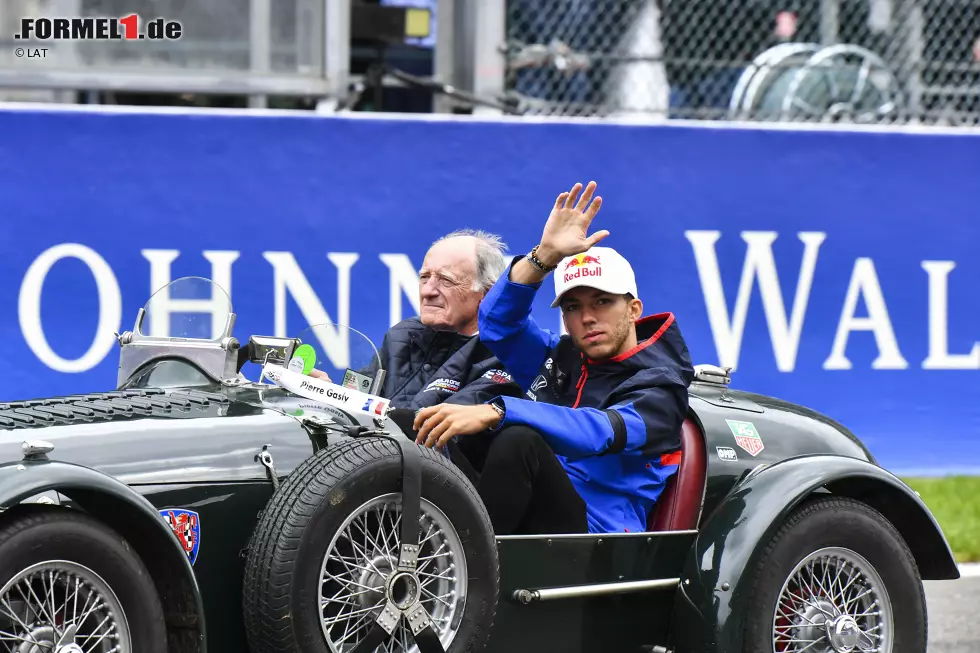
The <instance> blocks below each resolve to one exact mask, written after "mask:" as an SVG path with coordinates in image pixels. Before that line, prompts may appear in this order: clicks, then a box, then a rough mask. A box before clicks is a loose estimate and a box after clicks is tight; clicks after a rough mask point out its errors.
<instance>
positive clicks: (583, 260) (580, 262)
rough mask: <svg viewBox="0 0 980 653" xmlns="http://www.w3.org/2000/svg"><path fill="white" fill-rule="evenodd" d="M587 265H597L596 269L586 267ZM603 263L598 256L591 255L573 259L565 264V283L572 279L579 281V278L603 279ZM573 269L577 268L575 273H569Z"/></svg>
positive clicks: (580, 255) (581, 255)
mask: <svg viewBox="0 0 980 653" xmlns="http://www.w3.org/2000/svg"><path fill="white" fill-rule="evenodd" d="M587 265H595V266H596V267H594V268H589V267H585V266H587ZM601 265H602V261H600V260H599V257H598V256H592V255H590V254H579V255H578V256H574V257H572V259H571V260H569V261H568V263H566V264H565V282H566V283H567V282H569V281H571V280H572V279H578V278H579V277H601V276H602V268H601V267H599V266H601ZM571 268H576V269H575V270H574V271H572V272H569V271H568V270H569V269H571Z"/></svg>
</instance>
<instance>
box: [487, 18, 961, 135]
mask: <svg viewBox="0 0 980 653" xmlns="http://www.w3.org/2000/svg"><path fill="white" fill-rule="evenodd" d="M507 7H508V8H507V43H506V47H505V48H503V49H502V50H503V53H504V55H503V56H504V57H505V61H506V67H505V70H506V84H505V85H506V89H507V91H508V92H509V93H510V94H511V95H512V96H513V97H514V98H516V100H517V101H519V102H520V104H521V106H523V107H525V108H526V110H527V111H528V112H530V113H540V114H551V115H572V116H576V115H588V116H618V115H626V116H631V117H639V118H648V119H650V120H658V119H664V118H668V117H670V118H688V119H704V120H718V119H741V120H768V121H805V122H814V121H851V122H860V123H910V122H911V123H929V124H951V125H974V124H977V123H980V83H978V82H980V0H508V5H507Z"/></svg>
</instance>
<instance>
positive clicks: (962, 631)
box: [925, 576, 980, 653]
mask: <svg viewBox="0 0 980 653" xmlns="http://www.w3.org/2000/svg"><path fill="white" fill-rule="evenodd" d="M925 586H926V601H927V603H928V606H929V652H928V653H977V651H980V619H978V618H977V610H978V608H980V576H974V577H970V578H960V579H959V580H951V581H942V582H939V581H926V583H925Z"/></svg>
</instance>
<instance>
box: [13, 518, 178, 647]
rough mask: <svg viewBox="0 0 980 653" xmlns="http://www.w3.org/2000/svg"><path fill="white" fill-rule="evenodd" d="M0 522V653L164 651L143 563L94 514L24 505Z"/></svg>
mask: <svg viewBox="0 0 980 653" xmlns="http://www.w3.org/2000/svg"><path fill="white" fill-rule="evenodd" d="M17 513H18V514H14V515H11V517H10V518H8V519H7V520H6V521H5V522H3V523H2V526H0V653H166V651H167V631H166V626H165V623H164V617H163V607H162V606H161V604H160V599H159V597H158V595H157V592H156V587H155V585H154V584H153V581H152V579H151V578H150V575H149V573H148V572H147V570H146V567H145V566H144V564H143V562H142V561H141V560H140V559H139V557H138V556H137V555H136V554H135V553H134V551H133V549H132V548H131V547H130V546H129V544H128V543H127V542H126V541H125V540H123V539H122V537H121V536H120V535H119V534H118V533H116V532H115V531H113V530H112V529H110V528H109V527H107V526H106V525H105V524H103V523H101V522H99V521H97V520H96V519H94V518H92V517H90V516H88V515H85V514H81V513H79V512H78V511H74V510H68V509H64V508H57V509H40V510H26V511H25V510H22V509H18V511H17Z"/></svg>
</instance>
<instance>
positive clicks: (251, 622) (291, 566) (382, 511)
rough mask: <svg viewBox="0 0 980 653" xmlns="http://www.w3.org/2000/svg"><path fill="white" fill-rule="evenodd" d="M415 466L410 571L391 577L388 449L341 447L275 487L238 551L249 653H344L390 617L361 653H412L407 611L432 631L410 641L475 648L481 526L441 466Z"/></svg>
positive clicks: (488, 554) (482, 608)
mask: <svg viewBox="0 0 980 653" xmlns="http://www.w3.org/2000/svg"><path fill="white" fill-rule="evenodd" d="M412 446H418V445H414V444H413V445H412ZM421 456H422V461H421V463H422V470H421V471H422V475H421V476H422V495H421V502H420V503H421V505H420V510H419V514H418V515H415V516H414V519H416V520H417V521H418V525H419V531H418V551H417V553H416V557H415V559H414V566H413V565H408V566H405V565H402V566H399V560H400V551H401V547H402V544H403V542H402V541H401V539H402V526H403V524H402V521H403V516H402V495H401V486H402V458H401V453H400V450H399V447H398V445H397V444H396V443H395V442H392V441H391V440H389V439H387V438H372V437H365V438H358V439H352V440H346V441H342V442H340V443H338V444H336V445H333V446H331V447H329V448H327V449H322V450H321V451H319V452H317V453H316V454H314V456H313V457H311V458H310V459H309V460H307V461H306V462H304V463H303V464H302V465H300V466H298V467H297V468H296V469H295V470H294V471H293V472H292V473H291V474H290V475H289V476H288V477H287V478H286V480H285V481H283V483H282V484H281V485H280V486H279V489H278V490H277V491H276V492H275V493H274V494H273V496H272V498H271V499H270V501H269V505H268V507H267V508H266V510H265V511H264V513H263V514H262V516H261V518H260V519H259V523H258V526H257V528H256V529H255V533H254V534H253V536H252V541H251V543H250V544H249V550H248V560H247V562H246V568H245V569H246V572H245V587H244V590H245V591H244V606H243V607H244V611H245V626H246V633H247V634H248V641H249V647H250V650H251V651H253V652H254V653H348V652H350V651H352V650H354V648H355V647H357V646H359V644H361V643H365V639H366V638H369V637H373V636H372V635H371V633H377V632H379V631H377V630H376V628H378V627H379V624H381V623H383V622H384V623H387V621H386V616H387V615H388V611H389V610H391V611H392V612H393V613H394V612H396V611H397V612H398V613H399V614H398V615H397V616H399V617H400V616H401V615H405V618H403V619H399V620H396V621H395V622H394V623H391V627H392V628H393V630H391V631H390V635H386V636H385V638H384V640H383V641H382V642H380V644H379V645H378V646H377V647H376V648H374V649H372V650H375V651H379V652H380V651H384V652H387V653H396V652H397V653H409V652H412V651H417V650H418V646H417V639H416V636H414V635H413V634H412V631H411V630H410V624H411V623H413V622H412V620H411V619H412V617H411V615H414V614H416V611H417V610H418V611H419V612H422V611H424V614H425V615H427V617H428V619H429V620H430V621H431V628H427V629H426V631H427V633H428V634H423V635H420V636H423V637H428V636H431V639H430V640H429V641H435V639H438V640H439V641H440V642H441V644H442V647H443V649H444V650H445V651H447V652H448V653H457V652H463V651H466V652H467V653H476V652H478V651H482V650H484V649H485V648H486V645H487V640H488V637H489V633H490V628H491V625H492V623H493V616H494V613H495V611H496V605H497V596H498V582H499V581H498V569H497V550H496V542H495V540H494V536H493V527H492V525H491V523H490V518H489V516H488V515H487V512H486V508H485V507H484V505H483V503H482V502H481V501H480V498H479V495H477V493H476V489H475V488H474V487H473V485H472V484H471V483H470V482H469V481H468V480H467V478H466V477H465V476H464V475H463V474H462V472H460V470H459V469H458V468H456V467H455V466H454V465H453V464H452V463H451V462H450V461H448V460H447V459H446V458H445V456H443V455H441V454H440V453H438V452H435V451H433V450H431V449H427V448H424V447H422V448H421ZM402 553H403V552H402ZM393 616H395V615H393ZM386 630H387V629H386ZM371 641H374V640H373V639H371V640H370V641H369V642H367V643H365V646H367V647H370V645H371V644H370V642H371Z"/></svg>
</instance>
